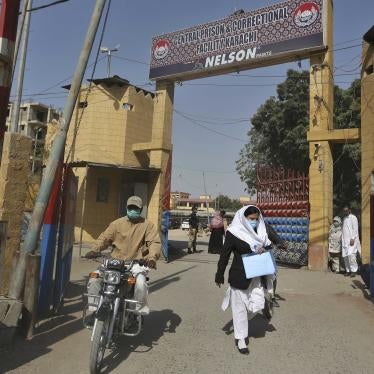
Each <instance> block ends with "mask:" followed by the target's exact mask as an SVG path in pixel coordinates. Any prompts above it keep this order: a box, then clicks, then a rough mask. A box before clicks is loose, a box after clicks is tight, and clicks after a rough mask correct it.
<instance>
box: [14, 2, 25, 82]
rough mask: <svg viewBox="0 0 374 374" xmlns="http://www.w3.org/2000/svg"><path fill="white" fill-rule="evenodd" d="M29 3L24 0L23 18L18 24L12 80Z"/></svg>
mask: <svg viewBox="0 0 374 374" xmlns="http://www.w3.org/2000/svg"><path fill="white" fill-rule="evenodd" d="M27 5H28V0H24V2H23V9H22V13H21V19H20V21H19V25H18V29H17V37H16V44H15V47H14V56H13V68H12V81H13V76H14V71H15V70H16V65H17V58H18V52H19V45H20V43H21V38H22V35H23V27H24V25H25V18H26V13H27Z"/></svg>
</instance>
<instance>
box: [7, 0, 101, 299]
mask: <svg viewBox="0 0 374 374" xmlns="http://www.w3.org/2000/svg"><path fill="white" fill-rule="evenodd" d="M105 3H106V0H96V4H95V7H94V10H93V14H92V16H91V21H90V25H89V27H88V30H87V34H86V38H85V41H84V45H83V48H82V51H81V54H80V57H79V61H78V64H77V67H76V69H75V73H74V77H73V81H72V84H71V87H70V91H69V95H68V98H67V100H66V104H65V108H64V113H63V115H62V117H61V118H60V121H59V130H58V132H57V134H56V138H55V140H54V142H53V146H52V149H51V154H50V156H49V158H48V162H47V166H46V169H45V172H44V174H43V178H42V181H41V185H40V190H39V193H38V197H37V199H36V203H35V206H34V210H33V212H32V216H31V220H30V224H29V228H28V231H27V234H26V238H25V242H24V245H23V248H22V250H21V252H20V257H19V260H18V264H17V267H16V270H15V272H14V276H13V278H12V282H11V285H10V290H9V296H10V297H11V298H13V299H20V297H21V294H22V291H23V288H24V282H25V275H26V274H25V272H26V259H27V254H29V253H33V252H34V251H35V249H36V247H37V244H38V240H39V236H40V230H41V227H42V223H43V217H44V213H45V211H46V208H47V204H48V201H49V197H50V194H51V190H52V186H53V182H54V180H55V176H56V171H57V170H58V166H59V165H60V163H61V159H62V156H63V153H64V149H65V143H66V136H67V132H68V130H69V125H70V121H71V117H72V114H73V110H74V107H75V103H76V100H77V97H78V94H79V91H80V88H81V84H82V80H83V76H84V73H85V71H86V67H87V62H88V58H89V56H90V53H91V49H92V45H93V43H94V40H95V36H96V32H97V29H98V27H99V23H100V19H101V15H102V13H103V9H104V6H105Z"/></svg>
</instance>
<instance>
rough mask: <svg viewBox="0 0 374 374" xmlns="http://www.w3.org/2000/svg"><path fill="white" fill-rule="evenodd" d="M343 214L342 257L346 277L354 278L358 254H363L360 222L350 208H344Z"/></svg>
mask: <svg viewBox="0 0 374 374" xmlns="http://www.w3.org/2000/svg"><path fill="white" fill-rule="evenodd" d="M343 214H344V218H343V233H342V256H343V259H344V265H345V272H346V273H345V276H351V277H352V278H353V277H354V276H355V275H356V273H357V270H358V265H357V252H361V244H360V238H359V236H358V221H357V218H356V216H355V215H353V214H352V212H351V208H350V207H349V206H345V207H344V208H343Z"/></svg>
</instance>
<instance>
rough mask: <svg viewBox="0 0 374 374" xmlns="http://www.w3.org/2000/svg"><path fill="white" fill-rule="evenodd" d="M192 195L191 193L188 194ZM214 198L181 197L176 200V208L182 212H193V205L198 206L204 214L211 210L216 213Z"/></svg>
mask: <svg viewBox="0 0 374 374" xmlns="http://www.w3.org/2000/svg"><path fill="white" fill-rule="evenodd" d="M188 195H190V194H188ZM214 202H215V201H214V199H212V198H211V196H205V195H202V196H199V197H190V196H188V197H181V198H179V199H176V200H175V206H174V210H176V211H180V212H191V209H192V207H194V206H196V207H197V211H198V212H200V213H203V214H206V213H207V212H209V214H212V213H214V211H215V209H214Z"/></svg>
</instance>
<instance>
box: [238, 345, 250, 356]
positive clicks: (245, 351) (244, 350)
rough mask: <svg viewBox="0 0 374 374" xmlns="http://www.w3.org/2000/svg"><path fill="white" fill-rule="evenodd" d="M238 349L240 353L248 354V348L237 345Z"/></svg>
mask: <svg viewBox="0 0 374 374" xmlns="http://www.w3.org/2000/svg"><path fill="white" fill-rule="evenodd" d="M238 351H239V352H240V353H241V354H242V355H249V349H248V348H239V347H238Z"/></svg>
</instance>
